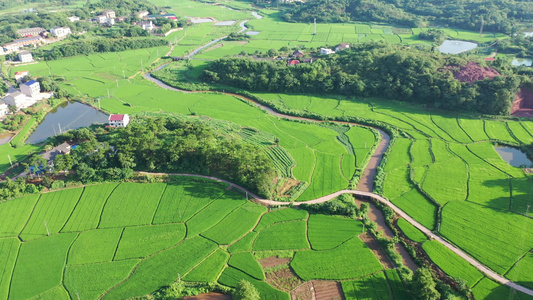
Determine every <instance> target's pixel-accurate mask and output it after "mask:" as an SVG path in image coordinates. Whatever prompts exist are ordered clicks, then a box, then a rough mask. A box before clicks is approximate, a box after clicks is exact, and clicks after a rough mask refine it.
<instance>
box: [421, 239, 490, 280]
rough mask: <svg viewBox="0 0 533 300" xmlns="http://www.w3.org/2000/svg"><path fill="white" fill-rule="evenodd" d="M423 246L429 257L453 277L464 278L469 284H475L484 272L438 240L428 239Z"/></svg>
mask: <svg viewBox="0 0 533 300" xmlns="http://www.w3.org/2000/svg"><path fill="white" fill-rule="evenodd" d="M422 247H423V248H424V250H425V251H426V253H427V254H428V255H429V258H431V260H432V261H433V262H434V263H435V264H436V265H438V266H439V267H440V268H441V269H442V270H443V271H444V272H446V273H447V274H448V275H450V276H452V277H453V278H462V279H464V280H466V282H468V285H469V286H473V285H475V284H476V283H477V282H478V281H479V280H481V278H483V276H484V275H483V273H481V272H480V271H479V270H478V269H476V268H474V267H473V266H472V265H470V264H469V263H468V262H466V261H465V260H464V259H462V258H461V257H459V256H458V255H457V254H455V253H453V252H452V251H451V250H450V249H448V248H446V247H445V246H444V245H442V244H441V243H439V242H437V241H426V242H424V244H422Z"/></svg>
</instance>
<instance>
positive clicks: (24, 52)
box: [19, 50, 31, 72]
mask: <svg viewBox="0 0 533 300" xmlns="http://www.w3.org/2000/svg"><path fill="white" fill-rule="evenodd" d="M19 54H20V55H28V54H31V52H30V51H28V50H24V51H20V52H19ZM26 72H28V71H26Z"/></svg>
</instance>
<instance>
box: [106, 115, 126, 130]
mask: <svg viewBox="0 0 533 300" xmlns="http://www.w3.org/2000/svg"><path fill="white" fill-rule="evenodd" d="M129 123H130V116H129V115H127V114H125V115H109V126H111V127H126V126H128V124H129Z"/></svg>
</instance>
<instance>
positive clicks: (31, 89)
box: [20, 80, 41, 97]
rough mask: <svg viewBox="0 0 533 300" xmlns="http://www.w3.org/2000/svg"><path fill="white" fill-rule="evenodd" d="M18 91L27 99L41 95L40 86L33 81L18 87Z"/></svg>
mask: <svg viewBox="0 0 533 300" xmlns="http://www.w3.org/2000/svg"><path fill="white" fill-rule="evenodd" d="M20 91H21V92H22V93H23V94H24V95H26V96H28V97H35V96H37V95H39V94H40V93H41V85H40V84H39V82H37V81H35V80H30V81H28V82H26V83H23V84H21V85H20Z"/></svg>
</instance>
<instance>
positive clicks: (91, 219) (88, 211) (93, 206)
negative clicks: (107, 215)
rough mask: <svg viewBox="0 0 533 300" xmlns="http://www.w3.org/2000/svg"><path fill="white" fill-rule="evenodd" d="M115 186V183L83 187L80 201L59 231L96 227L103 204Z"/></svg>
mask: <svg viewBox="0 0 533 300" xmlns="http://www.w3.org/2000/svg"><path fill="white" fill-rule="evenodd" d="M116 187H117V184H116V183H109V184H102V185H97V186H87V187H85V190H84V193H83V194H82V195H81V198H80V202H79V203H78V205H76V208H75V209H74V212H73V213H72V215H71V216H70V218H69V219H68V222H67V224H65V227H63V229H62V230H61V231H62V232H74V231H83V230H89V229H95V228H96V227H98V223H99V222H100V216H101V215H102V209H103V208H104V204H105V203H106V201H107V198H108V197H109V195H111V193H112V192H113V190H114V189H115V188H116Z"/></svg>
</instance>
